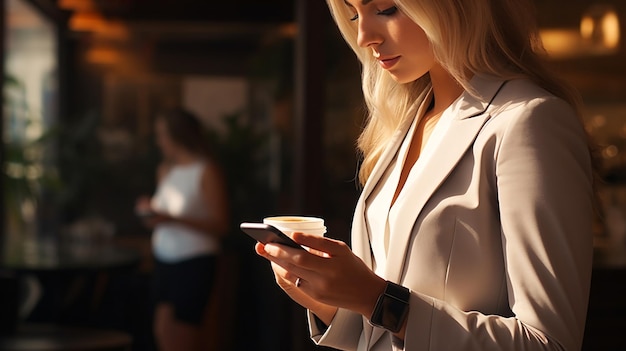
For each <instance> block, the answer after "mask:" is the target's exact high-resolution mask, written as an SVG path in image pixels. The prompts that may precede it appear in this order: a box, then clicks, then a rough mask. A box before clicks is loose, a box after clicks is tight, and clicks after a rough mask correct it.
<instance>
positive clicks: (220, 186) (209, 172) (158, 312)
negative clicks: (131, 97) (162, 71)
mask: <svg viewBox="0 0 626 351" xmlns="http://www.w3.org/2000/svg"><path fill="white" fill-rule="evenodd" d="M155 135H156V143H157V145H158V147H159V149H160V151H161V153H162V156H163V160H162V162H161V164H160V165H159V167H158V169H157V175H156V176H157V189H156V192H155V194H154V196H152V197H149V196H142V197H140V198H139V199H137V202H136V207H135V211H136V212H137V214H138V215H139V216H140V217H142V219H143V222H144V224H145V225H146V226H148V227H149V228H152V229H153V233H152V250H153V253H154V258H155V271H154V283H155V284H154V288H155V298H156V301H155V302H156V305H155V315H154V333H155V339H156V343H157V346H158V348H159V350H163V351H169V350H179V351H184V350H200V349H202V348H203V346H204V345H205V343H206V340H203V338H202V331H203V327H204V326H205V325H206V322H207V321H206V316H207V315H208V314H207V313H206V309H207V305H208V302H209V300H210V296H211V293H212V290H213V286H214V285H215V278H216V273H217V271H216V263H217V256H218V254H219V253H220V246H221V240H222V238H223V237H224V235H225V234H226V233H227V230H228V223H229V211H228V200H227V194H226V184H225V180H224V179H223V175H222V171H221V169H220V166H219V165H218V164H217V161H216V159H215V158H214V157H213V156H212V154H211V152H210V147H209V145H208V142H207V139H206V136H205V135H204V133H203V126H202V124H201V122H200V121H199V120H198V118H197V117H196V116H194V115H193V114H191V113H189V112H188V111H185V110H183V109H173V110H170V111H167V112H165V113H162V114H160V115H158V116H157V118H156V121H155Z"/></svg>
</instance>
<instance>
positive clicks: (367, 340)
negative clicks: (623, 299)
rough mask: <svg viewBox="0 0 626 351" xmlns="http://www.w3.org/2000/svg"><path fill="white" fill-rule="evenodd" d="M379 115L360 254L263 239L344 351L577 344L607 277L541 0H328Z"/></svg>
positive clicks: (356, 242) (584, 154)
mask: <svg viewBox="0 0 626 351" xmlns="http://www.w3.org/2000/svg"><path fill="white" fill-rule="evenodd" d="M328 3H329V7H330V10H331V12H332V15H333V17H334V19H335V21H336V23H337V25H338V26H339V28H340V30H341V32H342V34H343V36H344V38H345V39H346V41H347V42H348V44H350V46H351V47H352V49H353V50H354V52H355V53H356V54H357V56H358V58H359V60H360V61H361V63H362V69H363V73H362V79H363V82H362V83H363V92H364V95H365V100H366V103H367V106H368V108H369V118H368V121H367V126H366V127H365V129H364V131H363V133H362V135H361V137H360V140H359V148H360V151H361V152H362V154H363V157H364V160H363V163H362V166H361V168H360V180H361V182H362V184H364V188H363V191H362V194H361V197H360V199H359V201H358V204H357V207H356V210H355V214H354V220H353V226H352V250H353V251H351V250H350V249H349V248H348V246H347V245H345V244H344V243H341V242H338V241H335V240H331V239H328V238H317V237H315V236H311V235H306V234H299V233H296V234H294V235H293V239H294V240H295V241H296V242H298V243H300V244H302V245H304V246H307V247H309V248H312V249H315V250H319V251H323V252H326V253H328V255H327V256H329V257H322V256H318V255H314V254H313V253H312V252H314V251H312V252H305V251H302V250H297V249H291V248H288V247H284V246H280V245H272V244H268V245H262V244H259V243H257V245H256V251H257V253H258V254H259V255H261V256H263V257H265V258H267V259H268V260H270V261H271V262H272V267H273V269H274V273H275V276H276V280H277V282H278V284H279V285H280V287H281V288H283V289H284V290H285V292H287V294H289V296H290V297H291V298H292V299H293V300H295V301H296V302H298V303H299V304H301V305H302V306H304V307H306V308H307V309H308V310H309V321H310V330H311V335H312V337H313V339H314V340H315V341H316V342H317V343H318V344H321V345H327V346H331V347H335V348H338V349H343V350H377V351H378V350H392V349H393V350H401V349H404V350H437V351H440V350H456V351H458V350H480V351H485V350H540V349H541V350H577V349H580V348H581V344H582V338H583V332H584V324H585V317H586V308H587V299H588V291H589V284H590V275H591V257H592V236H591V219H592V207H593V200H592V199H593V191H592V165H591V157H590V152H589V147H588V144H587V137H586V135H585V132H584V129H583V126H582V123H581V120H580V118H579V116H578V112H577V108H576V106H577V99H576V95H575V93H573V92H572V90H571V89H570V88H568V87H567V86H566V85H564V84H562V83H561V82H560V81H558V80H557V79H556V78H555V77H554V76H553V75H552V74H551V73H550V71H549V70H548V69H547V68H546V67H545V66H544V64H543V63H542V61H541V57H540V55H539V53H540V52H541V51H540V44H539V39H538V37H537V32H536V28H535V27H533V25H532V24H533V23H534V20H533V17H532V14H531V13H530V11H529V8H531V5H532V4H531V3H530V1H523V0H396V1H393V0H345V1H344V0H328Z"/></svg>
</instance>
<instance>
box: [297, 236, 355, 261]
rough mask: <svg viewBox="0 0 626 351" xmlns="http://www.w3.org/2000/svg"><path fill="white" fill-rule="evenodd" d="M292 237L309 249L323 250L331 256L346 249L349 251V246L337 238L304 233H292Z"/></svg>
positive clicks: (339, 253)
mask: <svg viewBox="0 0 626 351" xmlns="http://www.w3.org/2000/svg"><path fill="white" fill-rule="evenodd" d="M292 239H293V240H294V241H295V242H297V243H298V244H300V245H304V246H306V247H310V248H311V249H314V250H318V251H321V252H325V253H327V254H329V255H330V256H331V257H332V256H337V255H341V254H343V253H344V252H346V250H348V251H350V248H348V246H347V245H346V244H345V243H344V242H343V241H339V240H334V239H330V238H326V237H323V236H318V235H312V234H305V233H293V235H292Z"/></svg>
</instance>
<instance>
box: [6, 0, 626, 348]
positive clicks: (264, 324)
mask: <svg viewBox="0 0 626 351" xmlns="http://www.w3.org/2000/svg"><path fill="white" fill-rule="evenodd" d="M535 5H536V6H537V10H538V11H537V14H538V18H539V26H540V35H541V39H542V41H543V44H544V47H545V49H546V52H547V54H548V59H549V64H550V65H551V66H552V68H553V69H554V70H555V71H557V72H558V74H560V75H561V76H562V77H563V78H564V79H566V80H568V81H569V82H571V83H572V84H573V85H574V86H575V87H576V88H577V89H578V90H579V92H580V93H581V95H582V98H583V102H584V106H583V117H584V122H585V127H586V129H587V131H588V132H589V134H590V135H591V136H592V138H593V140H594V142H595V143H596V144H597V145H598V153H599V155H600V171H599V173H600V176H601V181H600V182H599V185H598V195H599V199H600V203H601V205H600V206H599V209H598V211H597V213H596V214H595V217H596V218H595V225H594V232H593V237H594V267H593V277H592V287H591V297H590V301H589V312H588V316H587V325H586V330H585V338H584V345H583V349H584V350H594V351H596V350H626V337H624V331H626V299H625V298H624V297H625V296H626V2H624V1H622V0H576V1H572V0H535ZM0 28H1V30H2V35H1V36H0V40H1V41H2V45H0V52H1V53H2V58H3V71H2V77H3V82H4V85H3V109H2V119H3V123H0V131H1V132H2V137H3V143H2V144H1V146H0V147H1V152H0V162H1V164H2V168H1V169H2V171H3V173H2V177H3V178H2V179H3V181H2V183H0V198H2V201H0V219H1V220H0V223H1V224H2V225H1V227H0V249H1V251H0V258H1V261H0V283H1V285H0V306H1V308H0V324H1V330H0V349H2V350H65V349H67V350H70V349H71V350H78V349H81V350H137V351H142V350H146V351H149V350H156V346H155V341H154V335H153V331H152V322H153V317H154V316H153V306H152V300H151V298H150V296H151V289H152V280H151V279H152V273H153V269H154V261H153V256H152V255H153V254H152V251H151V232H150V230H149V229H147V228H146V227H145V226H144V225H143V224H142V222H141V219H140V218H138V217H137V215H136V213H135V211H134V206H135V201H136V199H137V198H138V197H139V196H141V195H145V194H152V193H153V192H154V190H155V187H156V177H155V169H156V167H157V165H158V163H159V161H160V155H159V152H158V149H157V147H156V146H155V136H154V128H153V124H154V120H155V116H156V115H157V114H158V112H159V111H162V110H163V109H167V108H171V107H174V106H183V107H184V108H185V109H187V110H189V111H191V112H193V113H194V114H196V115H197V116H199V117H200V118H201V120H202V121H203V123H204V126H205V127H206V129H207V138H211V140H212V143H213V145H214V147H215V150H216V153H217V154H218V155H219V157H220V158H219V159H220V161H221V162H222V168H223V171H224V173H225V175H226V176H225V179H226V181H227V185H226V188H227V193H228V196H229V207H230V209H231V210H230V211H231V216H230V217H231V218H230V222H231V224H230V230H229V233H228V235H227V236H226V238H225V239H224V249H223V252H222V253H221V254H220V259H219V263H218V273H217V282H216V289H215V290H214V293H213V295H212V297H211V301H210V303H209V308H208V309H207V312H206V313H209V314H210V317H209V318H210V320H211V322H210V326H208V327H207V328H206V339H207V350H278V351H280V350H284V351H300V350H302V351H304V350H314V349H315V350H317V349H324V348H317V347H315V345H314V344H313V342H312V341H310V339H309V337H308V330H307V326H306V321H305V318H304V316H305V311H304V310H303V309H302V308H301V307H299V306H297V305H296V304H295V303H293V302H292V301H291V300H289V299H288V298H287V297H286V296H285V295H284V294H283V293H282V291H280V289H279V288H278V287H277V286H276V284H275V283H274V280H273V278H272V273H271V269H270V266H269V264H268V263H267V262H266V261H265V260H263V259H262V258H260V257H258V256H257V255H256V254H255V253H254V249H253V247H254V240H252V239H251V238H249V237H247V236H245V235H244V234H243V233H242V232H241V231H240V230H239V225H238V224H239V223H240V222H242V221H260V220H262V218H263V217H265V216H268V215H276V214H306V215H311V216H317V217H322V218H324V219H325V222H326V226H327V228H329V232H328V233H327V235H328V236H330V237H333V238H335V239H339V240H343V241H346V242H348V241H349V229H350V221H351V218H352V211H353V208H354V204H355V202H356V200H357V198H358V195H359V187H358V185H357V182H356V180H355V174H356V169H357V166H358V155H357V153H356V151H355V140H356V139H357V138H358V134H359V132H360V128H361V126H362V124H363V120H364V117H365V109H364V107H363V100H362V96H361V89H360V71H359V66H358V63H357V60H356V58H355V56H354V54H353V53H352V52H351V51H350V49H349V48H348V47H347V45H345V43H344V41H343V39H342V38H341V35H340V33H339V32H338V30H337V29H336V27H335V25H334V23H333V22H332V19H331V17H330V14H329V12H328V9H327V7H326V5H325V2H324V1H311V0H264V1H255V0H230V1H218V2H213V1H200V0H176V1H174V0H4V1H2V7H1V8H0ZM77 345H78V346H77ZM64 347H66V348H64Z"/></svg>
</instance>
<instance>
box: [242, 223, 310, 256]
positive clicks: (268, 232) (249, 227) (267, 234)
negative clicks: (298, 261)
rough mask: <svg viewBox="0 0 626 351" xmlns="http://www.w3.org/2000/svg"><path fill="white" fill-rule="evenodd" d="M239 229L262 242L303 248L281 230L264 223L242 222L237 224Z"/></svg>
mask: <svg viewBox="0 0 626 351" xmlns="http://www.w3.org/2000/svg"><path fill="white" fill-rule="evenodd" d="M239 228H241V230H242V231H243V232H244V233H246V234H248V235H249V236H251V237H252V238H253V239H254V240H256V241H258V242H261V243H263V244H269V243H275V244H282V245H287V246H289V247H293V248H296V249H302V250H304V248H303V247H302V246H300V244H298V243H296V242H295V241H293V240H292V239H291V238H290V237H288V236H287V235H286V234H285V233H283V232H281V231H280V230H279V229H278V228H276V227H274V226H272V225H269V224H264V223H248V222H244V223H241V224H240V225H239Z"/></svg>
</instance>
